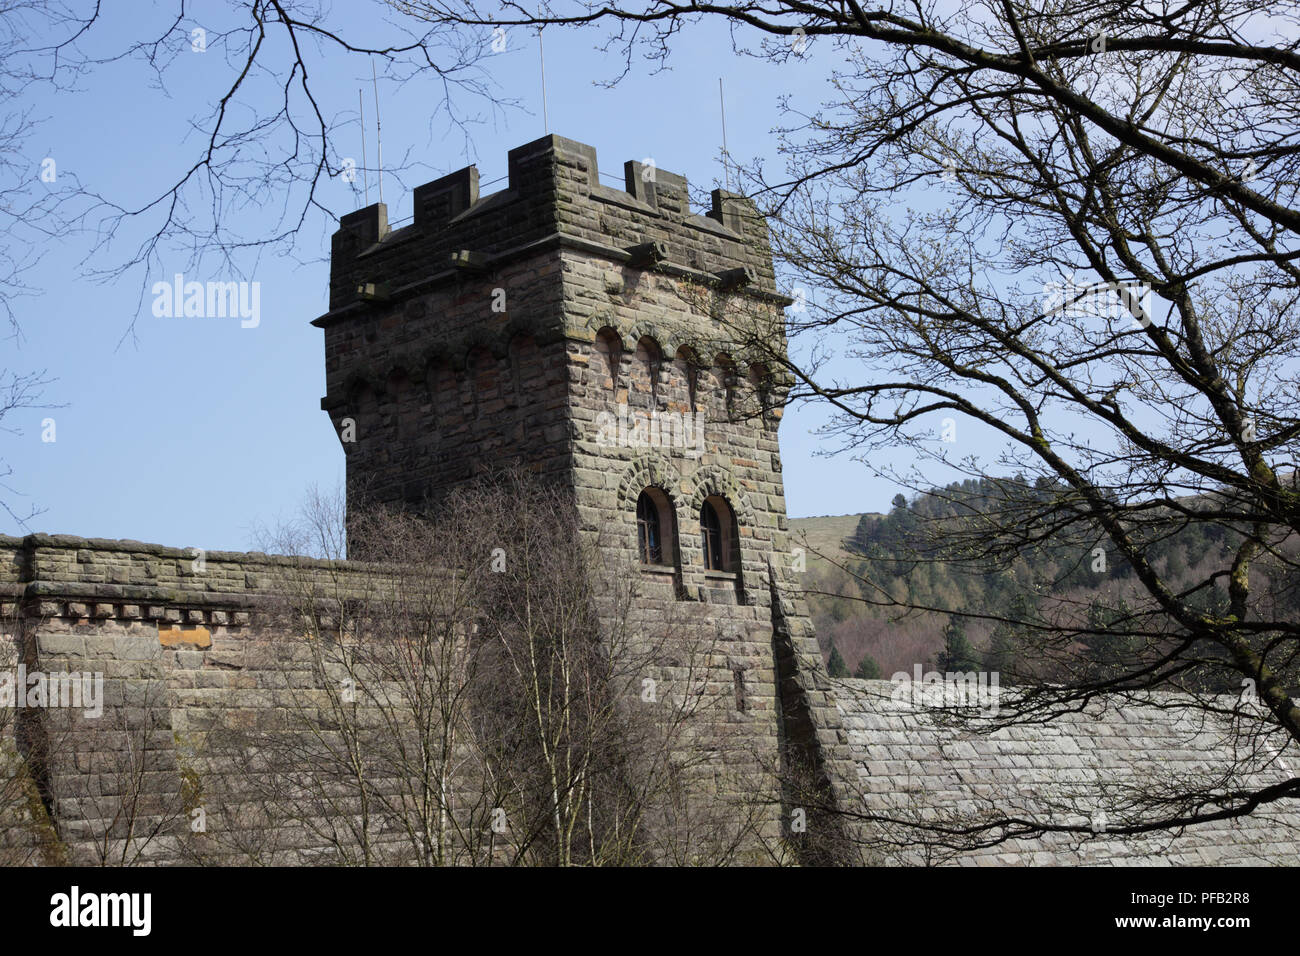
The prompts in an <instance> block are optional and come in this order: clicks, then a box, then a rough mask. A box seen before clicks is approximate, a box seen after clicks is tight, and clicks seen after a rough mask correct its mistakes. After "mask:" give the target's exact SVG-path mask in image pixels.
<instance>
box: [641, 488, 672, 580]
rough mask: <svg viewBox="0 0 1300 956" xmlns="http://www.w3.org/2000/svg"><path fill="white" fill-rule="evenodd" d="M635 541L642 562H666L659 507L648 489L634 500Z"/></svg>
mask: <svg viewBox="0 0 1300 956" xmlns="http://www.w3.org/2000/svg"><path fill="white" fill-rule="evenodd" d="M636 542H637V550H638V551H639V552H640V554H641V563H642V564H665V563H666V562H665V561H664V535H663V527H662V522H661V520H660V515H659V507H658V505H657V504H656V503H655V500H654V497H652V496H651V494H650V492H649V491H648V490H647V491H643V492H641V495H640V497H639V498H637V500H636Z"/></svg>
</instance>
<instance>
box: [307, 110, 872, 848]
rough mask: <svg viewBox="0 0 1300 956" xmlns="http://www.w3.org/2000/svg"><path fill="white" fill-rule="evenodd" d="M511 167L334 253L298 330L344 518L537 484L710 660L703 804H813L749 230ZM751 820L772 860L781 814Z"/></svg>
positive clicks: (810, 674)
mask: <svg viewBox="0 0 1300 956" xmlns="http://www.w3.org/2000/svg"><path fill="white" fill-rule="evenodd" d="M508 165H509V180H508V185H507V187H506V188H505V189H503V190H501V191H500V192H496V193H493V194H491V195H487V196H480V195H479V190H478V173H477V171H476V170H475V169H474V168H473V167H469V168H467V169H463V170H460V171H459V172H456V173H452V174H451V175H449V176H445V177H443V178H441V179H438V180H436V181H434V182H432V183H428V184H426V185H424V186H420V187H419V188H417V189H416V190H415V196H414V205H415V217H414V221H413V222H412V223H411V224H410V225H408V226H406V227H404V228H402V229H399V230H395V231H390V230H389V229H388V225H387V212H386V210H385V208H384V207H383V206H382V205H374V206H370V207H368V208H366V209H363V210H360V211H358V212H356V213H353V214H351V215H349V216H347V217H345V218H344V220H343V222H342V223H341V226H340V229H339V231H338V232H337V233H336V234H335V236H334V240H333V261H332V271H331V285H330V311H329V312H328V313H326V314H325V315H323V316H321V317H320V318H318V319H317V320H316V323H315V324H316V325H318V326H320V327H322V328H323V329H324V331H325V363H326V396H325V398H324V399H323V400H322V407H323V408H324V409H326V410H327V411H328V413H329V415H330V417H331V419H332V421H333V423H334V426H335V428H336V430H337V432H338V434H339V438H340V441H341V443H342V447H343V449H344V452H345V454H346V456H347V482H348V498H349V503H350V506H355V505H356V504H357V503H358V502H361V501H363V500H364V501H368V502H383V503H401V504H406V505H410V506H413V507H417V508H436V501H437V499H438V498H439V496H440V495H441V494H442V493H444V492H445V491H446V490H448V489H449V488H452V487H455V486H456V485H458V484H460V483H463V482H466V481H469V480H471V479H473V478H475V477H477V476H479V475H483V474H487V473H490V472H492V471H493V470H495V469H498V468H502V467H505V466H508V465H510V464H513V463H518V464H522V465H524V466H525V467H527V468H529V469H530V470H532V471H533V472H535V473H538V474H540V475H544V476H546V477H548V478H551V479H553V480H554V481H556V482H557V483H559V484H560V485H561V486H563V487H565V488H567V489H568V490H569V491H570V493H571V494H572V496H573V500H574V502H575V505H576V507H577V509H578V514H579V518H580V520H581V522H582V526H583V529H584V530H585V531H586V532H587V533H588V534H589V535H590V536H591V539H592V541H593V542H594V543H596V544H597V545H598V547H599V548H600V549H601V553H602V557H603V559H604V560H605V562H606V564H607V565H608V566H610V567H629V568H632V569H634V572H633V573H634V574H635V576H636V584H637V587H638V601H637V602H636V606H635V608H634V612H633V613H634V616H639V619H640V623H641V624H642V625H644V628H645V629H646V630H647V631H649V630H650V629H651V628H653V627H654V626H655V625H656V624H657V623H661V622H663V621H665V620H669V619H671V620H674V621H680V622H682V624H681V627H683V628H685V629H686V630H688V631H690V632H691V633H693V634H694V635H695V636H696V637H698V638H701V639H703V637H704V636H705V635H706V634H710V635H717V636H718V638H719V640H720V642H721V643H720V645H719V647H720V650H719V652H718V653H716V654H715V655H713V657H712V659H711V660H710V661H709V664H708V667H707V671H706V674H707V676H706V681H707V683H708V686H709V687H710V688H716V689H717V691H718V693H719V694H720V695H725V696H726V698H727V699H729V700H731V701H732V702H733V703H732V705H731V706H729V707H728V708H727V710H728V712H727V713H726V714H724V715H721V716H720V717H718V719H717V722H716V723H715V724H714V725H713V728H712V730H711V733H712V734H713V735H714V736H715V737H716V739H717V741H718V750H719V753H718V755H717V759H716V761H715V763H714V764H713V765H712V766H710V767H706V768H703V771H702V773H703V774H704V776H705V777H708V778H709V782H707V783H706V782H703V778H702V782H701V786H712V785H713V783H712V781H714V780H716V779H720V777H719V774H720V773H721V772H722V771H723V770H724V769H729V770H735V769H736V768H737V767H741V768H742V769H743V770H744V771H745V772H747V773H748V774H749V775H750V777H751V778H757V777H758V776H759V775H760V773H761V769H762V766H763V765H764V764H767V765H769V767H770V766H775V765H776V764H777V763H778V762H779V761H780V759H781V758H782V756H783V755H786V756H788V755H789V754H790V753H794V752H795V751H797V753H798V756H797V760H798V762H799V764H800V766H801V767H804V766H805V765H806V766H807V767H809V768H811V769H810V770H809V771H808V772H809V773H811V774H812V775H813V776H815V777H816V778H817V780H818V784H817V785H818V786H820V787H821V788H822V790H824V791H827V792H826V793H825V794H823V797H824V799H825V800H831V799H833V795H829V788H830V785H831V784H830V780H831V776H832V767H833V765H834V764H835V762H836V760H837V759H839V758H837V756H836V754H837V752H838V751H837V748H840V749H841V750H842V749H843V748H842V744H843V739H842V734H840V733H839V732H838V729H837V728H838V725H839V717H838V713H837V711H836V710H835V707H834V702H833V701H832V700H831V699H830V697H829V693H828V688H829V684H828V683H827V680H826V675H825V670H824V667H823V665H822V662H821V657H820V653H819V651H818V648H817V645H816V640H815V638H814V636H813V632H812V627H811V623H810V621H809V619H808V617H807V614H806V612H805V611H804V609H803V607H802V605H801V602H800V601H799V600H798V598H797V596H796V592H795V590H794V589H793V587H792V585H793V583H794V572H793V571H792V568H793V567H794V565H795V564H796V556H795V554H794V552H793V547H792V544H791V541H790V540H789V528H788V526H787V519H786V512H785V490H784V484H783V481H782V477H781V460H780V449H779V445H778V438H777V433H778V428H779V425H780V420H781V398H782V381H781V378H780V376H779V374H777V373H778V368H774V367H773V366H779V364H780V362H779V360H780V358H781V357H783V354H784V347H785V336H784V314H783V311H782V310H783V307H784V306H785V305H786V304H788V303H789V302H790V300H789V299H788V298H786V297H785V296H783V295H782V294H780V293H779V291H778V290H777V287H776V283H775V279H774V271H773V264H772V252H771V248H770V245H769V241H768V233H767V227H766V224H765V222H764V220H763V218H762V217H761V216H760V215H759V213H758V211H757V209H756V208H755V206H754V205H753V203H752V202H751V201H749V200H748V199H746V198H744V197H741V196H737V195H734V194H731V193H727V192H724V191H722V190H714V191H713V194H712V208H711V210H710V211H709V212H708V214H706V215H698V214H696V213H694V212H692V211H691V208H690V203H689V197H688V195H687V182H686V179H685V178H684V177H682V176H679V175H676V174H674V173H670V172H666V171H665V170H662V169H657V168H654V167H651V166H648V165H645V164H642V163H638V162H629V163H627V164H625V167H624V178H625V186H626V188H625V189H622V190H620V189H613V188H610V187H608V186H605V185H603V184H602V183H601V182H600V173H599V168H598V165H597V161H596V153H595V150H594V149H592V148H591V147H590V146H586V145H584V144H582V143H577V142H574V141H572V140H568V139H564V138H562V137H559V136H546V137H543V138H542V139H539V140H537V141H535V142H532V143H529V144H527V145H525V146H521V147H519V148H518V149H514V150H511V151H510V154H509V164H508ZM737 327H744V328H746V329H748V330H751V334H754V335H756V336H757V338H758V340H760V341H761V342H762V343H763V349H762V350H761V354H747V353H746V351H745V349H744V347H743V346H742V345H741V343H739V342H738V341H737V340H736V338H735V336H734V335H733V332H734V329H735V328H737ZM774 356H775V357H776V361H773V357H774ZM647 516H648V517H647ZM648 676H650V675H648ZM666 676H668V677H671V675H666ZM724 740H725V741H727V743H726V744H725V746H724V744H723V741H724ZM724 750H729V751H732V752H729V753H724V752H722V751H724ZM844 753H847V751H844ZM845 759H847V758H845ZM819 799H822V798H819ZM772 803H773V805H772V809H771V811H770V812H769V814H768V817H767V820H766V823H765V826H764V832H765V835H766V836H767V837H768V838H770V839H771V841H772V842H773V843H775V842H776V841H777V840H778V839H779V838H780V837H781V834H782V828H783V827H784V826H786V825H787V824H788V823H789V816H788V814H787V815H786V816H784V817H783V816H782V814H781V812H780V800H779V799H774V800H773V801H772ZM787 809H789V808H787ZM830 829H831V824H829V823H827V824H826V825H824V826H822V827H820V833H821V834H822V835H826V834H828V832H829V830H830Z"/></svg>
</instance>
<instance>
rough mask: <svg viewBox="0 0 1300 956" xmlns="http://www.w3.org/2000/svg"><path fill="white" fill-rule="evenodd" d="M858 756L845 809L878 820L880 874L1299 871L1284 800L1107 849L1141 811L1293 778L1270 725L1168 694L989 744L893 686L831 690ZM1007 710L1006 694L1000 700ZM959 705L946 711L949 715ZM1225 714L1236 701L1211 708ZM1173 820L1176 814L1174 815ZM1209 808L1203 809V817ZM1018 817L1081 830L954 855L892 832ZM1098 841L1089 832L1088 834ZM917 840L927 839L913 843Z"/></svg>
mask: <svg viewBox="0 0 1300 956" xmlns="http://www.w3.org/2000/svg"><path fill="white" fill-rule="evenodd" d="M831 683H832V684H833V687H834V697H835V701H836V705H837V707H838V710H839V712H840V716H841V719H842V721H843V726H844V728H845V731H846V733H847V738H848V745H849V747H850V749H851V753H852V762H851V767H852V776H851V777H849V778H847V779H845V780H844V781H843V785H844V788H845V790H846V791H847V796H846V800H847V802H848V805H850V806H852V807H853V808H854V809H855V810H857V811H858V812H859V813H862V814H866V815H870V816H872V817H874V818H876V819H877V820H878V821H880V822H877V823H874V824H872V825H868V826H866V827H864V830H865V834H866V836H867V838H868V839H873V840H875V841H877V847H876V849H875V851H874V853H875V855H876V857H877V859H878V860H879V861H880V862H882V863H887V864H895V865H911V866H920V865H937V864H959V865H963V866H981V865H983V866H988V865H994V866H997V865H1002V866H1025V865H1039V866H1042V865H1047V866H1133V865H1150V866H1205V865H1214V866H1233V865H1245V866H1259V865H1265V864H1268V865H1285V866H1296V865H1298V864H1300V816H1297V814H1296V813H1295V810H1294V809H1293V807H1292V806H1291V805H1290V802H1289V801H1285V800H1283V801H1279V802H1277V803H1273V804H1269V805H1265V806H1262V807H1260V808H1258V809H1257V810H1255V811H1254V812H1253V813H1251V814H1250V815H1249V816H1247V817H1242V818H1239V819H1235V820H1222V821H1216V822H1213V823H1207V824H1200V825H1197V826H1195V827H1188V828H1186V829H1182V830H1177V829H1171V830H1166V831H1158V832H1155V833H1152V834H1149V835H1146V836H1137V837H1132V836H1126V837H1123V838H1120V837H1117V836H1107V831H1108V830H1113V828H1114V827H1116V826H1120V825H1122V824H1123V823H1124V822H1125V820H1126V818H1127V817H1128V815H1129V814H1130V813H1131V812H1132V807H1133V801H1134V800H1136V799H1144V800H1150V799H1152V798H1159V797H1160V795H1162V794H1174V793H1179V792H1185V791H1186V792H1194V791H1197V790H1204V791H1205V792H1221V791H1222V790H1223V789H1224V788H1225V786H1228V787H1251V788H1262V787H1267V786H1269V785H1270V784H1279V783H1282V782H1284V781H1286V780H1288V779H1290V777H1291V774H1292V771H1291V770H1290V768H1291V767H1294V766H1296V762H1298V761H1300V748H1297V747H1296V746H1295V745H1294V744H1291V745H1290V746H1286V741H1285V739H1284V738H1283V735H1281V734H1280V733H1278V734H1274V735H1273V736H1268V735H1267V734H1264V733H1262V732H1261V728H1262V727H1263V724H1262V723H1260V724H1259V725H1258V727H1252V723H1253V722H1251V721H1246V722H1245V725H1244V726H1242V725H1238V726H1233V724H1232V723H1231V722H1230V721H1229V720H1228V719H1226V718H1225V717H1223V716H1221V715H1216V714H1210V713H1207V712H1206V710H1205V709H1204V702H1202V703H1200V704H1198V703H1197V702H1194V701H1192V700H1191V699H1190V698H1188V697H1186V696H1184V695H1180V694H1174V693H1158V692H1149V693H1147V694H1144V695H1142V696H1134V697H1129V696H1125V697H1119V696H1114V697H1109V698H1105V699H1099V700H1097V701H1094V702H1093V703H1092V704H1091V705H1089V706H1088V707H1087V708H1086V709H1085V710H1084V711H1082V712H1075V713H1067V714H1063V715H1061V716H1059V717H1057V718H1055V719H1054V720H1052V721H1051V722H1050V723H1047V724H1024V725H1015V726H1009V727H1004V728H1001V729H996V730H992V731H991V732H989V730H990V727H989V721H988V720H985V721H983V722H981V721H975V722H973V723H971V724H970V725H969V726H967V727H963V728H960V729H958V728H954V727H953V726H951V723H950V722H944V721H943V720H942V719H941V717H940V716H939V714H938V712H935V711H927V708H926V707H925V706H924V705H923V702H922V701H914V700H913V699H912V698H911V697H910V695H909V694H899V693H897V690H898V685H895V684H893V683H891V682H889V681H865V680H856V679H843V680H833V681H832V682H831ZM1003 693H1004V694H1007V695H1008V697H1007V703H1010V696H1011V695H1012V694H1013V692H1012V691H1008V690H1004V691H1003ZM950 703H951V702H950ZM1211 703H1213V704H1215V705H1216V706H1217V707H1218V708H1219V709H1221V710H1225V711H1231V710H1232V709H1233V707H1234V705H1235V703H1236V701H1235V700H1234V699H1230V698H1228V699H1220V700H1218V701H1212V702H1211ZM1166 809H1167V810H1171V809H1172V808H1166ZM1202 809H1205V808H1202ZM1002 817H1018V818H1021V819H1025V820H1033V821H1036V822H1038V823H1041V824H1044V825H1049V826H1050V825H1061V826H1076V827H1077V826H1080V825H1084V826H1086V827H1087V828H1088V830H1089V831H1090V832H1089V833H1088V834H1084V836H1083V837H1082V838H1081V837H1080V836H1079V835H1077V834H1076V835H1067V834H1063V833H1048V834H1046V835H1045V836H1043V837H1041V838H1036V839H1012V840H1007V841H1005V842H1000V843H995V844H994V845H991V846H987V847H984V848H981V849H978V850H974V851H968V852H963V853H961V854H952V853H949V852H946V851H944V850H943V849H942V848H940V847H937V846H934V847H931V848H930V849H928V850H927V849H926V848H925V847H923V846H922V845H921V844H922V841H921V840H919V839H913V840H912V841H911V844H912V845H909V846H899V845H896V843H895V842H894V841H895V840H896V839H897V837H898V836H899V835H901V834H904V833H906V832H909V831H907V830H905V828H903V827H900V826H897V825H894V826H890V825H887V824H885V823H884V822H883V821H884V820H892V821H909V822H917V823H926V822H929V823H936V822H939V821H942V822H943V823H945V824H947V825H949V826H952V825H958V824H961V825H966V826H971V825H976V824H979V823H982V822H985V821H988V820H991V819H995V818H1002ZM1094 830H1095V831H1096V832H1095V833H1092V832H1091V831H1094ZM910 832H912V833H913V835H914V836H915V834H917V833H919V832H920V831H910Z"/></svg>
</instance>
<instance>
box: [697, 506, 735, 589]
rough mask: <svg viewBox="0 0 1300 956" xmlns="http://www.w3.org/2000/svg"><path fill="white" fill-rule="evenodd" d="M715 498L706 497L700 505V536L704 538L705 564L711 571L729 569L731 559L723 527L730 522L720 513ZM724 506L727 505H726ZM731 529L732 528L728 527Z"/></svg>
mask: <svg viewBox="0 0 1300 956" xmlns="http://www.w3.org/2000/svg"><path fill="white" fill-rule="evenodd" d="M714 502H715V499H713V498H706V499H705V501H704V504H703V505H701V506H700V537H701V538H702V539H703V540H704V566H705V567H706V568H707V569H708V570H710V571H727V570H729V568H728V565H729V564H730V561H728V560H727V559H728V558H729V557H730V555H729V554H728V551H729V550H730V548H729V547H728V545H729V544H730V542H729V541H726V540H724V535H723V529H724V528H727V524H728V522H724V521H723V520H722V515H720V514H718V508H717V505H715V503H714ZM723 507H726V506H725V505H724V506H723ZM727 530H730V529H727Z"/></svg>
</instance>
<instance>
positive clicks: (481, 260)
mask: <svg viewBox="0 0 1300 956" xmlns="http://www.w3.org/2000/svg"><path fill="white" fill-rule="evenodd" d="M508 170H509V172H508V181H507V186H506V188H504V189H502V190H499V191H498V192H495V193H489V194H488V195H486V196H480V195H479V174H478V169H477V167H475V166H467V167H465V168H463V169H460V170H457V171H456V172H453V173H449V174H448V175H446V176H442V177H440V178H438V179H435V180H433V181H432V182H428V183H425V184H424V185H422V186H418V187H417V188H416V189H415V192H414V207H415V215H414V220H413V222H412V223H411V224H410V225H407V226H405V227H402V228H400V229H396V230H393V229H391V228H390V227H389V224H388V210H387V207H386V206H385V205H384V204H382V203H375V204H373V205H371V206H367V207H365V208H364V209H359V210H357V211H355V212H352V213H349V214H347V215H345V216H344V217H343V218H342V219H341V220H340V223H339V229H338V231H337V232H336V233H335V234H334V237H333V241H332V249H331V277H330V310H329V312H327V313H326V314H325V315H324V316H321V317H320V318H319V319H317V320H316V324H318V325H323V324H328V323H329V322H330V321H332V320H334V319H336V318H342V316H343V315H344V314H346V313H347V312H350V311H351V309H350V308H349V307H351V306H354V305H357V304H359V303H363V302H365V301H367V300H371V301H373V300H376V299H385V298H392V297H393V296H395V295H401V294H403V293H406V292H410V293H411V294H414V293H415V292H416V291H419V290H420V289H422V288H424V287H426V286H427V284H429V283H436V282H438V281H442V280H446V279H450V278H452V277H454V276H456V275H458V274H459V275H463V274H464V273H465V272H466V271H471V272H472V271H480V272H481V271H485V270H490V269H491V268H492V267H493V266H494V265H496V264H498V263H500V262H501V261H503V260H507V259H513V258H517V257H519V256H521V255H528V254H531V253H538V252H542V251H545V249H546V247H547V246H548V245H549V244H550V243H559V244H562V245H569V246H577V247H578V248H582V249H584V250H585V251H588V252H592V253H595V254H599V255H604V256H606V257H609V258H611V259H614V260H616V261H623V262H625V263H628V264H631V265H634V266H635V265H644V266H645V267H654V268H657V269H660V270H662V271H669V272H675V273H677V274H680V275H683V276H686V277H689V278H692V279H695V280H698V281H701V282H705V283H709V284H714V283H716V284H718V285H720V286H722V287H724V288H730V289H736V290H742V291H745V292H747V293H748V294H758V295H760V296H762V297H764V298H772V299H777V300H780V301H783V302H788V301H789V300H788V299H786V298H785V297H784V296H781V295H780V294H779V293H778V292H777V290H776V285H775V277H774V272H773V268H772V253H771V247H770V244H769V241H768V234H767V226H766V223H765V221H764V219H763V217H762V215H761V214H760V213H759V212H758V209H757V207H756V206H755V205H754V204H753V202H752V201H751V200H749V199H748V198H746V197H744V196H740V195H737V194H735V193H731V192H727V191H725V190H722V189H715V190H713V191H712V208H711V209H710V210H709V212H708V213H707V214H705V215H700V214H697V213H695V212H693V211H692V210H691V207H690V200H689V195H688V190H689V185H688V182H687V180H686V177H684V176H681V175H678V174H677V173H671V172H668V171H666V170H663V169H660V168H658V167H657V166H655V165H654V164H653V163H652V162H638V161H635V160H629V161H628V162H626V163H625V164H624V187H625V188H624V189H615V188H613V187H610V186H606V185H603V184H602V183H601V182H600V168H599V165H598V162H597V159H596V150H595V149H594V148H593V147H591V146H589V145H587V144H585V143H579V142H577V141H575V140H571V139H566V138H565V137H562V136H556V135H553V134H552V135H548V136H544V137H542V138H540V139H537V140H534V141H533V142H531V143H526V144H524V145H523V146H519V147H516V148H515V149H512V150H510V152H509V155H508Z"/></svg>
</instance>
